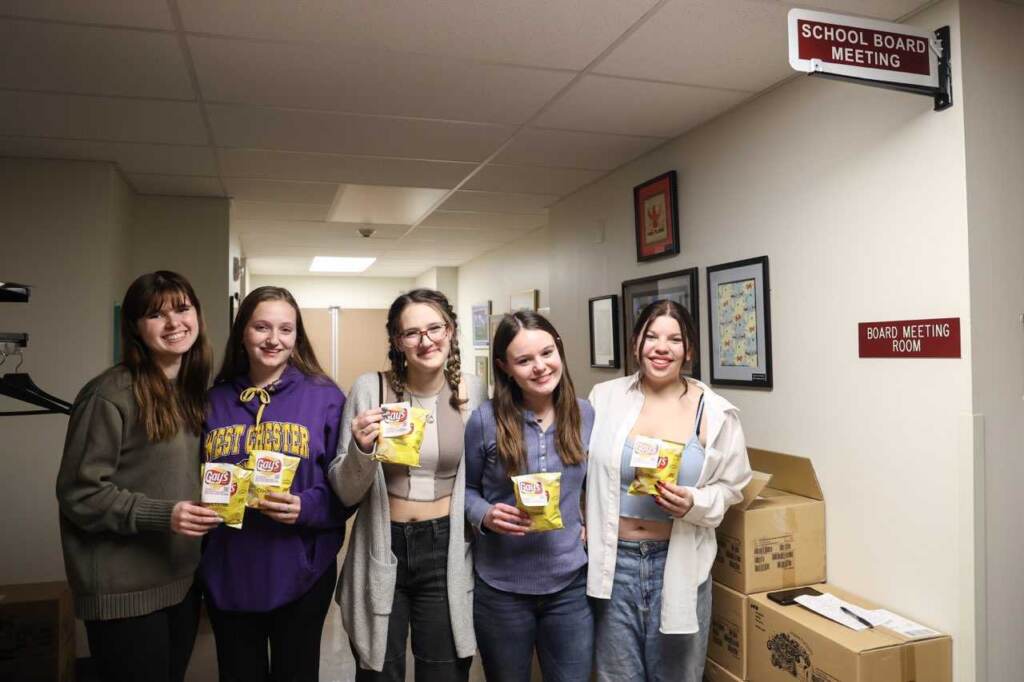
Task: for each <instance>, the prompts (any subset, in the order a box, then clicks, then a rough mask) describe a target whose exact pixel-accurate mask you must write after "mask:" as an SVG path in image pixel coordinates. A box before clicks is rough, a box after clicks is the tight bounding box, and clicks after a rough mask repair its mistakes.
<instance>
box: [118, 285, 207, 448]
mask: <svg viewBox="0 0 1024 682" xmlns="http://www.w3.org/2000/svg"><path fill="white" fill-rule="evenodd" d="M186 302H187V303H189V304H191V305H192V307H193V308H195V311H196V319H197V320H198V329H197V330H196V340H195V343H193V344H192V347H191V348H189V350H188V352H187V353H185V354H184V356H182V358H181V368H180V369H179V370H178V376H177V377H176V378H175V379H174V381H173V383H172V382H171V380H169V379H168V378H167V376H166V375H165V374H164V373H163V371H162V370H161V369H160V368H159V367H157V365H156V362H155V361H154V360H153V356H152V353H151V352H150V350H149V347H148V346H146V344H145V342H143V340H142V336H141V335H140V334H139V324H138V323H139V320H141V319H142V318H144V317H146V316H148V315H151V314H153V313H156V312H159V311H160V310H161V309H163V307H164V306H165V305H168V304H170V305H172V306H175V307H177V306H180V305H183V304H185V303H186ZM120 332H121V348H123V349H124V350H123V356H124V357H123V359H122V363H123V364H124V366H125V367H127V368H128V371H129V372H131V376H132V393H133V394H134V395H135V403H136V405H138V408H139V421H140V422H141V423H142V426H143V427H144V428H145V429H146V436H147V437H148V438H149V440H151V441H153V442H159V441H164V440H169V439H171V438H173V437H174V436H175V435H177V433H178V430H179V429H181V428H182V427H185V428H187V429H188V430H189V431H190V432H192V433H193V434H198V433H199V432H200V431H201V430H202V427H203V416H204V413H205V411H206V388H207V384H208V382H209V381H210V366H211V364H212V362H213V360H212V354H211V352H210V342H209V341H208V340H207V338H206V321H205V320H204V319H203V310H202V307H201V306H200V304H199V298H198V297H197V296H196V292H195V290H193V289H192V285H191V284H189V282H188V280H187V279H185V278H184V277H182V276H181V275H179V274H178V273H176V272H169V271H167V270H158V271H156V272H150V273H147V274H145V275H141V276H140V277H138V278H137V279H136V280H135V281H134V282H132V283H131V286H129V287H128V291H126V292H125V294H124V300H123V301H122V302H121V330H120Z"/></svg>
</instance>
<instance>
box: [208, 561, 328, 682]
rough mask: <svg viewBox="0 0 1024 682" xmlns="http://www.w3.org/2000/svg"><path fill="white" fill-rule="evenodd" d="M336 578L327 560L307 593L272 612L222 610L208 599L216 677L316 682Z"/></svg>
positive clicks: (237, 681)
mask: <svg viewBox="0 0 1024 682" xmlns="http://www.w3.org/2000/svg"><path fill="white" fill-rule="evenodd" d="M337 579H338V567H337V564H336V562H331V565H330V566H328V567H327V570H326V571H324V574H323V575H322V576H321V577H320V578H319V579H318V580H317V581H316V582H315V583H314V584H313V587H311V588H309V591H308V592H306V593H305V594H304V595H302V596H301V597H299V598H298V599H296V600H295V601H293V602H290V603H288V604H285V605H284V606H280V607H278V608H276V609H274V610H273V611H265V612H258V613H250V612H242V611H221V610H219V609H216V608H214V607H213V606H212V605H211V604H210V603H209V602H207V605H206V610H207V612H208V613H209V614H210V624H211V625H212V626H213V636H214V639H215V640H216V642H217V670H218V671H219V673H220V681H221V682H267V681H268V680H270V681H272V682H319V679H320V638H321V636H322V635H323V630H324V619H325V618H326V617H327V609H328V607H329V606H330V604H331V597H332V596H333V595H334V585H335V584H336V582H337ZM268 641H269V642H270V658H269V660H268V659H267V642H268Z"/></svg>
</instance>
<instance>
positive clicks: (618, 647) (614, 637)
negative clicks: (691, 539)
mask: <svg viewBox="0 0 1024 682" xmlns="http://www.w3.org/2000/svg"><path fill="white" fill-rule="evenodd" d="M667 554H668V542H665V541H660V542H659V541H650V540H645V541H641V542H631V541H629V540H619V548H618V556H617V558H616V560H615V581H614V583H613V584H612V596H611V599H592V600H591V602H592V604H593V605H594V616H595V622H594V627H595V632H594V672H595V673H596V674H597V679H598V681H599V682H701V679H702V677H703V675H704V657H705V656H706V655H707V650H708V629H709V625H710V622H711V578H708V579H707V580H705V581H704V583H703V584H701V586H700V587H699V588H698V590H697V623H698V626H699V627H700V629H699V630H698V631H697V632H696V633H695V634H692V635H663V634H662V633H660V632H659V631H658V625H659V624H660V622H661V586H662V578H663V576H664V574H665V557H666V555H667Z"/></svg>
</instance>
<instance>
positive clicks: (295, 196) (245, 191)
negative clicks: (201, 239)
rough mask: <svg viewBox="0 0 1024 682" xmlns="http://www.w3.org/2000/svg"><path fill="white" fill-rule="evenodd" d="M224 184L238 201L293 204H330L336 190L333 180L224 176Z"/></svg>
mask: <svg viewBox="0 0 1024 682" xmlns="http://www.w3.org/2000/svg"><path fill="white" fill-rule="evenodd" d="M224 186H225V187H226V188H227V190H228V194H229V195H231V197H232V198H234V199H237V200H239V201H281V202H287V203H293V204H330V203H331V202H332V201H334V195H335V193H336V192H337V191H338V185H337V184H335V183H333V182H295V181H291V180H254V179H250V178H228V177H226V178H224Z"/></svg>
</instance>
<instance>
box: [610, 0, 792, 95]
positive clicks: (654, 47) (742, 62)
mask: <svg viewBox="0 0 1024 682" xmlns="http://www.w3.org/2000/svg"><path fill="white" fill-rule="evenodd" d="M788 12H789V6H787V5H785V4H783V3H781V2H764V1H763V0H671V2H669V3H668V4H666V5H665V6H664V7H662V8H661V9H660V10H659V11H658V13H657V14H656V15H655V16H654V18H653V19H652V20H651V21H648V22H647V23H645V24H644V25H643V26H641V27H640V28H639V29H638V30H637V31H636V32H635V33H633V34H632V35H631V36H629V37H628V38H627V39H626V40H625V42H623V43H622V44H621V45H619V46H618V47H617V48H615V51H614V52H612V53H611V54H610V55H608V56H607V57H605V58H604V59H603V60H602V61H601V62H600V63H599V64H598V65H597V66H596V67H595V68H594V73H605V74H613V75H617V76H627V77H632V78H645V79H649V80H662V81H672V82H675V83H686V84H689V85H704V86H710V87H718V88H733V89H737V90H746V91H751V92H753V91H757V90H762V89H764V88H766V87H768V86H769V85H771V84H773V83H775V82H778V81H779V80H782V79H783V78H786V77H788V76H790V75H792V70H791V69H790V67H789V56H788V50H789V43H788V38H787V30H788V29H787V24H786V14H787V13H788ZM710 36H713V40H709V37H710ZM712 43H713V44H712Z"/></svg>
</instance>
